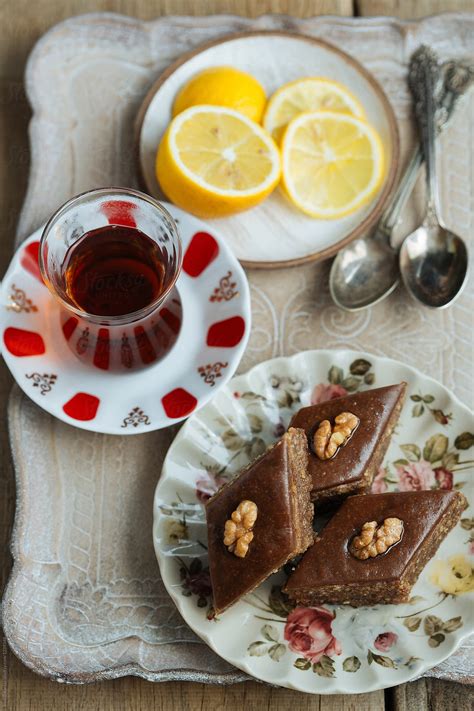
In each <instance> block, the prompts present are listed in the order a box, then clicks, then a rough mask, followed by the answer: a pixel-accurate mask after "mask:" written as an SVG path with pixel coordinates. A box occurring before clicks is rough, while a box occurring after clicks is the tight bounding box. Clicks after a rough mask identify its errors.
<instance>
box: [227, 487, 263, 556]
mask: <svg viewBox="0 0 474 711" xmlns="http://www.w3.org/2000/svg"><path fill="white" fill-rule="evenodd" d="M257 515H258V509H257V504H255V503H254V502H253V501H248V500H247V499H244V500H243V501H241V502H240V504H239V505H238V506H237V508H236V509H235V511H233V512H232V514H231V517H230V519H228V520H227V521H226V522H225V527H224V545H225V546H227V549H228V550H229V551H230V552H231V553H233V554H234V555H236V556H237V557H238V558H245V556H246V555H247V553H248V549H249V545H250V543H251V542H252V540H253V533H252V529H253V527H254V525H255V521H256V520H257Z"/></svg>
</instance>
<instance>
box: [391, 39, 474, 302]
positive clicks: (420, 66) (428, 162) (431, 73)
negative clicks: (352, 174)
mask: <svg viewBox="0 0 474 711" xmlns="http://www.w3.org/2000/svg"><path fill="white" fill-rule="evenodd" d="M439 79H440V67H439V64H438V62H437V58H436V55H435V54H434V52H433V50H432V49H431V48H430V47H427V46H424V45H422V46H421V47H419V49H417V50H416V52H415V53H414V54H413V56H412V59H411V62H410V69H409V72H408V84H409V86H410V89H411V92H412V94H413V98H414V105H415V114H416V117H417V119H418V127H419V129H420V134H421V139H422V143H423V154H424V156H425V166H426V187H427V197H428V200H427V203H428V206H427V210H426V217H425V219H424V220H423V223H422V224H421V225H420V227H418V228H417V229H416V230H414V231H413V232H412V233H411V234H410V235H408V237H406V238H405V240H404V242H403V244H402V247H401V249H400V272H401V275H402V279H403V281H404V283H405V286H406V288H407V290H408V292H409V293H410V294H411V296H413V298H415V299H417V300H418V301H420V302H421V303H422V304H424V305H425V306H429V307H431V308H433V309H443V308H446V307H447V306H449V305H450V304H452V303H453V301H454V300H455V299H456V298H457V297H458V296H459V294H460V293H461V290H462V288H463V286H464V284H465V283H466V279H467V267H468V256H467V247H466V245H465V244H464V242H463V240H462V239H461V238H460V237H458V236H457V235H455V234H454V233H453V232H451V231H450V230H448V229H447V228H446V227H445V226H444V222H443V220H442V219H441V217H440V210H439V206H438V179H437V174H436V115H435V112H436V108H435V105H436V102H435V91H436V86H437V84H438V82H439Z"/></svg>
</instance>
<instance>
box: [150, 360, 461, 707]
mask: <svg viewBox="0 0 474 711" xmlns="http://www.w3.org/2000/svg"><path fill="white" fill-rule="evenodd" d="M333 354H334V357H335V359H339V358H340V359H343V358H352V359H356V358H366V359H369V360H370V359H371V361H372V363H373V364H374V365H377V364H379V363H383V364H384V365H389V364H394V365H397V366H402V367H403V368H404V369H406V370H407V371H408V372H409V373H410V374H412V375H414V376H416V377H417V378H421V379H422V380H424V381H425V382H428V383H433V384H435V385H436V386H437V387H438V388H439V387H441V388H442V389H443V390H444V391H445V392H446V393H447V394H448V395H449V397H450V398H451V400H452V401H453V403H455V404H456V405H457V406H458V407H459V408H460V409H461V410H463V411H464V413H465V414H466V415H467V416H469V415H470V413H469V408H468V407H467V405H465V404H464V403H463V402H462V401H461V400H460V399H459V398H458V397H457V396H456V395H455V394H454V393H452V392H451V390H449V389H448V388H447V387H446V386H444V385H443V384H442V383H440V382H439V381H438V380H436V379H435V378H432V377H431V376H428V375H424V374H423V373H422V372H421V371H420V370H419V369H418V368H415V367H413V366H410V365H406V364H405V363H402V361H399V360H396V359H394V358H389V357H387V356H378V355H375V354H372V353H368V352H366V351H355V350H352V349H320V350H319V349H308V350H305V351H300V352H299V353H295V354H293V355H290V356H277V357H275V358H270V359H268V360H265V361H262V362H261V363H257V364H256V365H254V366H253V367H252V368H250V369H249V370H248V371H246V372H245V373H241V374H238V375H235V376H234V377H233V378H232V379H231V381H230V383H233V382H234V381H237V380H239V379H240V378H249V377H251V376H252V375H254V374H255V373H258V372H259V371H261V370H265V369H266V368H269V367H270V366H271V365H273V364H279V363H282V362H285V363H287V362H288V361H294V360H297V359H298V358H300V357H302V356H303V357H304V356H308V355H309V356H310V357H311V356H321V357H322V358H324V357H328V356H332V355H333ZM191 419H192V418H189V419H188V420H187V421H186V422H185V424H184V425H183V427H182V428H181V429H180V431H179V433H178V435H177V436H176V437H175V439H174V440H173V442H172V443H171V445H170V447H169V449H168V452H167V455H166V458H165V461H164V462H163V468H162V472H161V476H160V479H159V480H158V484H157V486H156V489H155V495H154V500H153V545H154V549H155V554H156V557H157V560H158V564H159V567H160V573H161V574H162V580H163V584H164V586H165V588H166V590H167V592H168V593H169V595H170V596H171V598H172V600H173V602H174V603H175V605H176V607H177V608H178V611H179V612H180V614H181V615H182V617H183V619H184V620H185V621H186V623H187V624H188V625H189V626H190V627H191V629H192V630H193V631H194V632H195V633H196V634H197V635H198V636H199V637H200V638H201V639H202V640H204V642H206V644H207V645H208V646H209V647H210V648H211V649H212V650H213V651H214V652H215V653H216V654H218V655H219V656H221V657H222V658H223V659H224V660H225V661H227V662H228V663H230V664H232V665H234V666H235V667H236V668H237V669H240V670H241V671H243V672H245V673H247V674H249V675H250V676H252V677H253V678H255V679H257V680H260V681H264V682H266V683H269V684H273V685H277V686H281V687H284V688H288V689H292V690H295V691H300V692H302V693H307V694H321V695H328V696H330V695H336V694H362V693H370V692H372V691H380V690H383V689H388V688H391V687H393V686H398V685H399V684H404V683H406V682H409V681H413V680H415V679H417V678H419V677H421V676H423V674H424V673H425V672H426V671H428V670H429V669H432V668H433V667H435V666H437V665H438V664H441V663H442V662H443V661H445V660H446V659H447V658H448V657H450V656H451V655H452V654H454V653H455V652H456V651H457V650H458V649H459V648H460V646H461V645H462V644H463V642H464V641H465V640H466V639H467V638H468V637H469V636H470V635H471V634H472V633H473V631H474V629H473V626H472V625H470V626H469V625H467V626H466V629H465V631H464V632H463V633H461V634H460V635H459V636H458V638H457V639H456V640H455V641H454V642H453V646H452V648H451V649H450V650H449V651H447V652H446V654H442V655H440V657H439V658H438V659H437V660H436V662H435V663H430V662H428V663H426V662H424V661H423V660H421V661H422V663H421V664H420V666H419V667H418V668H417V669H416V671H414V672H411V673H410V670H409V668H408V667H406V669H407V672H406V674H404V675H403V676H402V678H397V679H396V680H394V681H393V682H387V683H372V684H366V685H365V686H364V688H359V689H358V688H353V687H351V688H344V687H343V686H337V687H335V688H331V689H324V688H317V689H314V691H313V690H308V689H302V688H300V687H299V686H297V685H295V684H293V683H292V682H290V681H288V680H286V679H285V680H284V681H283V682H280V681H279V680H277V679H274V678H269V677H268V676H267V675H266V674H260V675H257V674H255V671H254V670H253V669H251V668H250V666H249V664H248V663H246V662H245V661H244V660H245V657H244V656H243V655H241V657H240V658H239V659H234V658H231V657H230V656H228V655H226V656H224V655H223V654H221V652H220V651H219V649H218V646H217V645H216V644H215V643H214V642H213V640H212V639H211V637H210V635H206V633H205V632H203V631H202V630H201V629H200V628H199V627H198V625H196V624H192V623H190V622H189V621H188V619H187V614H186V605H185V600H187V599H189V598H186V597H184V596H182V595H177V594H174V592H173V587H172V585H171V583H170V581H169V580H168V579H167V576H166V573H165V574H164V575H163V566H162V560H164V556H162V554H161V550H160V547H159V542H158V540H157V538H156V536H155V529H156V525H157V521H158V519H159V517H160V515H161V514H160V513H159V508H158V504H159V502H160V498H159V490H160V487H161V484H162V482H163V481H164V480H165V479H166V478H168V477H169V476H170V467H171V465H170V463H169V459H170V453H172V451H173V449H174V448H175V447H178V446H179V445H180V440H181V437H183V436H185V435H186V433H187V431H188V429H189V427H191V426H192V422H191ZM469 503H470V506H471V505H472V503H471V501H470V502H469ZM398 671H399V672H400V668H399V669H398ZM340 678H341V677H339V679H338V681H340ZM334 679H336V677H334Z"/></svg>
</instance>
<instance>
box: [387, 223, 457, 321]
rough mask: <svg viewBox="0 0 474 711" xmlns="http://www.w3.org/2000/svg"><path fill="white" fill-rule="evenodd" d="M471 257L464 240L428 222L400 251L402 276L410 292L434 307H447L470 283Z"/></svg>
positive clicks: (412, 234)
mask: <svg viewBox="0 0 474 711" xmlns="http://www.w3.org/2000/svg"><path fill="white" fill-rule="evenodd" d="M467 272H468V254H467V248H466V245H465V243H464V242H463V240H462V239H461V238H460V237H458V236H457V235H455V234H454V233H453V232H450V231H449V230H448V229H446V228H445V227H443V226H442V225H440V224H437V223H432V224H429V223H427V222H426V221H425V222H424V223H423V224H422V225H421V226H420V227H418V229H417V230H415V231H414V232H412V233H411V234H410V235H409V236H408V237H407V238H406V239H405V240H404V242H403V244H402V247H401V249H400V273H401V275H402V279H403V282H404V283H405V286H406V287H407V289H408V291H409V292H410V294H412V296H414V297H415V298H416V299H418V301H420V302H421V303H422V304H424V305H425V306H429V307H431V308H436V309H442V308H446V307H447V306H449V305H450V304H452V303H453V301H454V300H455V299H456V298H457V297H458V296H459V295H460V293H461V291H462V289H463V288H464V286H465V284H466V281H467Z"/></svg>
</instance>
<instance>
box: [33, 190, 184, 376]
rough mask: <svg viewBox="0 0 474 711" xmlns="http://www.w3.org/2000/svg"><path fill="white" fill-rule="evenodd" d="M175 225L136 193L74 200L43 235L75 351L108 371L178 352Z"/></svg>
mask: <svg viewBox="0 0 474 711" xmlns="http://www.w3.org/2000/svg"><path fill="white" fill-rule="evenodd" d="M181 263H182V250H181V240H180V238H179V234H178V229H177V226H176V223H175V221H174V220H173V218H172V217H171V215H170V214H169V212H168V211H167V210H165V208H164V207H163V206H162V205H160V203H159V202H157V201H156V200H154V199H153V198H151V197H150V196H148V195H145V194H144V193H140V192H138V191H136V190H131V189H128V188H100V189H97V190H90V191H89V192H87V193H83V194H81V195H78V196H77V197H74V198H72V200H69V201H68V202H67V203H65V204H64V205H63V206H62V207H60V208H59V210H57V212H56V213H55V214H54V215H53V216H52V217H51V219H50V220H49V222H48V223H47V225H46V227H45V229H44V232H43V235H42V237H41V242H40V248H39V264H40V269H41V274H42V277H43V280H44V282H45V284H46V286H47V287H48V289H49V290H50V291H51V293H52V294H53V295H54V296H55V298H56V299H57V300H58V301H59V303H60V305H61V316H60V318H61V327H62V332H63V335H64V338H65V339H66V341H67V343H68V345H69V347H70V348H71V350H72V351H73V353H74V354H75V355H76V356H77V357H79V358H80V359H81V360H83V361H84V362H87V363H89V364H92V365H94V366H95V367H97V368H101V369H103V370H115V371H117V370H127V369H131V368H135V367H142V366H145V365H149V364H151V363H154V362H156V361H157V360H159V359H161V358H162V357H163V356H164V355H166V353H168V352H169V350H170V349H171V348H172V346H173V345H174V343H175V342H176V339H177V337H178V334H179V330H180V326H181V321H182V311H181V301H180V299H179V295H178V292H177V290H176V288H175V284H176V280H177V278H178V276H179V273H180V270H181Z"/></svg>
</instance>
